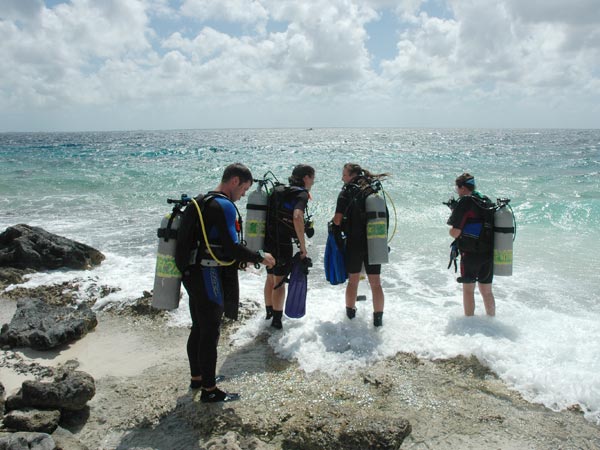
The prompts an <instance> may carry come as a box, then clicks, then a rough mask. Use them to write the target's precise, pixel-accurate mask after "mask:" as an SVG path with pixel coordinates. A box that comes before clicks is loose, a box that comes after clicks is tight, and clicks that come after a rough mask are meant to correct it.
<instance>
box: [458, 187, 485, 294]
mask: <svg viewBox="0 0 600 450" xmlns="http://www.w3.org/2000/svg"><path fill="white" fill-rule="evenodd" d="M492 206H493V203H492V202H491V200H490V199H489V198H488V197H486V196H485V195H482V194H480V193H479V192H477V191H473V193H472V195H465V196H463V197H460V198H459V199H458V203H457V205H456V207H455V208H454V210H453V211H452V214H451V215H450V218H449V219H448V225H450V226H452V227H453V228H457V229H459V230H461V235H460V236H459V238H458V249H459V250H460V275H461V278H460V280H459V281H461V282H462V283H475V282H476V281H478V282H480V283H483V284H487V283H491V282H492V280H493V278H494V250H493V229H492V223H490V222H489V220H488V221H487V223H486V215H490V214H491V215H493V211H492V210H490V209H489V208H491V207H492ZM486 208H488V209H486Z"/></svg>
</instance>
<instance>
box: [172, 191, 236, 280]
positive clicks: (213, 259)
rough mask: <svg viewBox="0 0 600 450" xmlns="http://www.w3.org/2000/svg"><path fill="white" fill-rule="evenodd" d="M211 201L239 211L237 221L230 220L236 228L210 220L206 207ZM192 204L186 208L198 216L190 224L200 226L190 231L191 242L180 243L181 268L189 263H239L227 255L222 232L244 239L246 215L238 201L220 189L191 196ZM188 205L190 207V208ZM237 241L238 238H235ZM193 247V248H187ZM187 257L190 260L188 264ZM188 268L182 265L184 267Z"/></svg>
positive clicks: (178, 260)
mask: <svg viewBox="0 0 600 450" xmlns="http://www.w3.org/2000/svg"><path fill="white" fill-rule="evenodd" d="M211 201H217V202H219V203H220V205H221V208H222V209H223V211H224V213H225V214H227V211H226V209H230V211H229V213H230V214H235V217H236V218H235V221H234V222H233V223H231V224H230V223H227V226H228V227H235V230H230V229H229V228H227V229H218V228H217V227H216V226H215V225H213V224H208V223H206V218H205V211H206V208H207V206H208V205H209V203H210V202H211ZM191 203H192V204H191V205H188V207H187V208H186V214H190V215H192V216H193V217H194V216H195V218H194V219H192V223H191V224H190V225H192V226H194V227H196V232H195V233H191V236H190V235H189V234H186V237H187V238H188V242H187V243H186V244H187V245H185V246H184V245H182V246H178V251H177V255H176V260H177V264H178V267H180V269H181V268H182V267H184V266H186V265H194V264H200V265H202V266H209V267H212V266H229V265H232V264H234V263H235V261H234V260H231V259H229V258H230V256H228V255H226V254H225V252H224V249H223V244H222V234H223V233H232V234H234V235H236V237H237V242H242V241H243V232H242V226H241V224H242V217H241V215H240V212H239V210H238V209H237V207H236V206H235V204H234V203H233V202H232V201H231V200H230V199H229V197H227V196H226V195H224V194H221V193H220V192H209V193H207V194H206V195H202V194H201V195H198V196H197V197H196V198H195V199H192V200H191ZM187 209H190V211H189V212H188V211H187ZM234 241H235V239H234ZM185 249H189V250H187V251H186V250H185ZM186 261H187V264H186ZM183 270H184V269H182V271H183Z"/></svg>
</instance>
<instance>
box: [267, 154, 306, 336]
mask: <svg viewBox="0 0 600 450" xmlns="http://www.w3.org/2000/svg"><path fill="white" fill-rule="evenodd" d="M288 182H289V186H284V185H283V184H280V185H276V186H275V187H274V188H273V190H272V192H271V194H270V196H269V206H268V211H269V212H268V218H267V227H266V228H267V229H266V236H265V250H266V251H268V252H270V253H272V254H273V256H274V257H275V259H276V261H277V264H276V265H275V266H274V267H271V268H267V279H266V281H265V286H264V297H265V307H266V310H267V315H266V319H271V318H272V321H271V326H272V327H273V328H275V329H278V330H280V329H282V328H283V325H282V322H281V319H282V317H283V307H284V303H285V299H286V296H285V281H286V277H287V276H288V275H289V274H290V273H291V272H292V265H293V263H294V261H295V260H294V249H293V246H294V243H296V245H297V246H298V248H299V254H298V256H297V257H296V259H298V258H299V259H300V261H301V262H302V263H303V264H304V265H305V266H306V267H305V272H306V271H307V270H308V269H307V268H308V267H310V265H311V264H312V263H311V262H310V258H308V255H307V251H306V239H305V236H304V234H305V231H306V233H307V235H308V236H309V237H310V236H312V232H313V230H312V227H311V228H308V229H307V228H306V223H305V220H304V214H305V211H306V208H307V204H308V200H309V198H310V194H309V191H310V189H311V188H312V186H313V184H314V182H315V169H314V168H313V167H311V166H308V165H306V164H299V165H297V166H296V167H294V170H293V171H292V175H291V176H290V177H289V178H288ZM308 233H310V234H308ZM298 293H299V295H302V294H301V293H303V295H304V299H298V300H299V303H303V301H305V299H306V289H303V290H301V291H298ZM287 301H288V302H290V301H291V299H290V298H289V295H288V299H287ZM286 314H287V312H286Z"/></svg>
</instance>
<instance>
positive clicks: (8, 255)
mask: <svg viewBox="0 0 600 450" xmlns="http://www.w3.org/2000/svg"><path fill="white" fill-rule="evenodd" d="M104 259H105V257H104V255H103V254H102V253H101V252H99V251H98V250H96V249H95V248H92V247H90V246H89V245H86V244H82V243H80V242H77V241H73V240H71V239H67V238H64V237H62V236H58V235H56V234H53V233H50V232H48V231H46V230H44V229H43V228H40V227H32V226H30V225H25V224H19V225H15V226H12V227H8V228H7V229H6V230H5V231H4V232H3V233H1V234H0V267H12V268H15V269H34V270H48V269H59V268H61V267H66V268H69V269H78V270H83V269H90V268H91V267H93V266H97V265H98V264H100V263H101V262H102V261H103V260H104Z"/></svg>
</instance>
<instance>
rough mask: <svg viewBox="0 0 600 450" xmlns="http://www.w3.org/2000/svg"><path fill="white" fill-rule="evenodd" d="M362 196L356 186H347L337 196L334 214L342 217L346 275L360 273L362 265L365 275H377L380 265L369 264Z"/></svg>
mask: <svg viewBox="0 0 600 450" xmlns="http://www.w3.org/2000/svg"><path fill="white" fill-rule="evenodd" d="M366 189H368V188H366ZM364 194H365V193H364V192H363V191H362V190H361V188H360V187H359V186H358V185H356V184H347V185H346V186H344V188H343V189H342V191H341V192H340V194H339V195H338V198H337V204H336V207H335V213H336V214H338V213H341V214H342V215H343V219H342V224H341V226H342V230H343V231H344V234H345V235H346V254H345V263H346V270H347V271H348V273H358V272H360V271H361V269H362V266H363V264H364V266H365V272H366V273H367V274H369V275H379V274H380V273H381V264H369V255H368V250H367V249H368V247H367V226H366V222H367V218H366V212H365V195H364Z"/></svg>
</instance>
